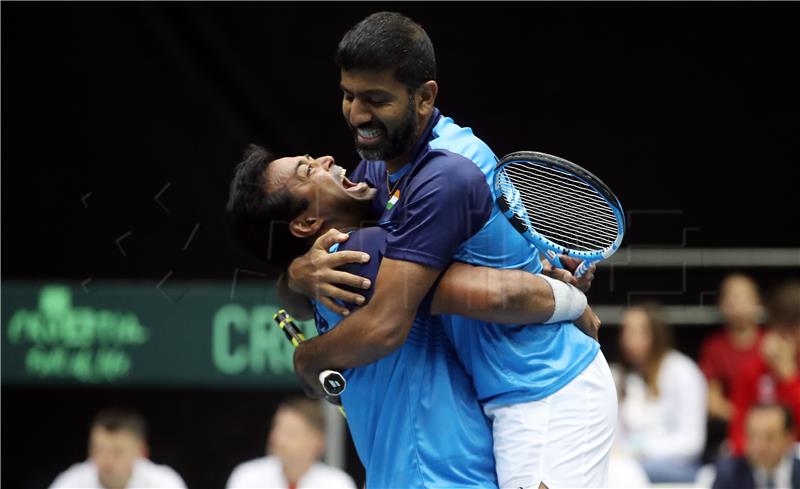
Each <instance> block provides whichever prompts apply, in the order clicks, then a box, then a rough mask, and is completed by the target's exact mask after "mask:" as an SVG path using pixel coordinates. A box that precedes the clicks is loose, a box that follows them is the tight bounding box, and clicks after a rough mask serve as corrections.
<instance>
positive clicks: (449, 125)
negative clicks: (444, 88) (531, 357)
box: [428, 116, 497, 170]
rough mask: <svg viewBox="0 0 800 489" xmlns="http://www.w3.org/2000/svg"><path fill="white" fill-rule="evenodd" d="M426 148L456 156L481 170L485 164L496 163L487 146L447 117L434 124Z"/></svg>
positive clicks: (472, 133) (469, 129)
mask: <svg viewBox="0 0 800 489" xmlns="http://www.w3.org/2000/svg"><path fill="white" fill-rule="evenodd" d="M428 146H429V147H430V148H431V149H440V150H446V151H449V152H451V153H453V154H457V155H459V156H461V157H463V158H465V159H467V160H469V161H471V162H473V163H474V164H475V165H477V166H478V167H481V168H482V169H484V168H483V167H484V166H485V165H487V164H489V165H492V166H493V165H494V164H495V163H496V162H497V158H496V157H495V154H494V152H493V151H492V149H491V148H490V147H489V145H488V144H486V143H485V142H484V141H483V140H482V139H481V138H479V137H478V136H476V135H475V133H474V132H473V131H472V129H471V128H469V127H461V126H459V125H458V124H456V123H455V122H453V119H451V118H449V117H444V116H443V117H441V118H440V119H439V121H438V122H437V123H436V125H435V126H434V128H433V131H432V139H431V140H430V141H429V143H428ZM484 170H485V169H484Z"/></svg>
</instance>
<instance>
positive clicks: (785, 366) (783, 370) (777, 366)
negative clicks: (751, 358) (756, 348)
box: [761, 331, 797, 381]
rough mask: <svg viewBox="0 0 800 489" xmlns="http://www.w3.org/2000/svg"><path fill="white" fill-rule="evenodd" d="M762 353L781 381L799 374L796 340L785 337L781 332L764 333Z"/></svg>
mask: <svg viewBox="0 0 800 489" xmlns="http://www.w3.org/2000/svg"><path fill="white" fill-rule="evenodd" d="M761 354H762V356H763V357H764V361H765V362H766V363H767V365H768V366H769V368H770V370H772V372H773V373H774V374H775V376H777V377H778V378H779V379H780V380H781V381H785V380H788V379H791V378H792V377H794V376H795V375H797V363H796V362H797V360H796V358H797V348H796V346H795V344H794V342H793V341H791V340H790V339H787V338H785V337H784V335H783V334H781V332H779V331H770V332H769V333H767V334H766V335H764V341H763V342H762V343H761Z"/></svg>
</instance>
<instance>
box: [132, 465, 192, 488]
mask: <svg viewBox="0 0 800 489" xmlns="http://www.w3.org/2000/svg"><path fill="white" fill-rule="evenodd" d="M133 471H134V474H133V477H134V478H135V479H136V480H137V482H138V481H141V482H143V483H145V482H146V487H161V488H168V487H169V488H181V487H186V483H185V482H184V481H183V479H182V478H181V476H180V475H179V474H178V472H176V471H175V469H173V468H172V467H170V466H168V465H163V464H157V463H155V462H153V461H152V460H148V459H144V458H143V459H139V460H137V461H136V464H135V465H134V468H133Z"/></svg>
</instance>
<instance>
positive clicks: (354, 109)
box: [350, 98, 372, 127]
mask: <svg viewBox="0 0 800 489" xmlns="http://www.w3.org/2000/svg"><path fill="white" fill-rule="evenodd" d="M371 120H372V112H370V111H369V108H368V107H367V104H365V103H363V102H361V101H360V100H358V99H357V98H356V99H354V100H353V102H352V103H351V104H350V125H351V126H353V127H358V126H360V125H362V124H366V123H367V122H370V121H371Z"/></svg>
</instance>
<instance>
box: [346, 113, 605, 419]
mask: <svg viewBox="0 0 800 489" xmlns="http://www.w3.org/2000/svg"><path fill="white" fill-rule="evenodd" d="M412 154H413V160H412V161H411V162H410V163H409V164H408V165H407V167H404V168H403V169H402V170H401V171H399V172H397V173H401V172H402V175H401V176H396V177H395V178H396V179H395V181H394V182H392V183H391V185H392V187H393V188H394V187H395V185H396V188H397V190H399V198H397V199H396V202H393V203H392V205H391V206H390V205H387V204H388V203H389V195H388V192H389V188H388V187H387V173H386V163H385V162H383V161H362V162H361V163H360V164H359V165H358V167H357V168H356V169H355V171H354V172H353V175H352V177H351V180H353V181H354V182H358V181H365V182H367V183H368V184H370V185H371V186H373V187H376V188H377V189H378V192H377V194H376V198H375V202H374V203H373V210H374V212H375V215H376V216H380V221H379V222H380V226H381V227H383V228H384V229H386V230H388V231H389V232H390V234H389V235H388V237H387V239H386V250H385V254H384V256H386V257H387V258H392V259H396V260H405V261H410V262H414V263H419V264H421V265H426V266H429V267H433V268H438V269H444V268H446V267H447V265H448V264H449V263H450V262H451V260H458V261H462V262H465V263H470V264H474V265H483V266H489V267H493V268H510V269H521V270H526V271H529V272H532V273H537V272H539V271H541V266H542V265H541V263H540V261H539V258H538V254H537V252H536V249H535V248H534V247H533V246H532V245H531V244H530V243H529V242H528V241H527V240H526V239H525V238H524V237H522V235H520V234H519V233H518V232H517V231H516V230H515V229H514V228H513V227H512V226H511V224H510V223H509V222H508V220H507V219H506V218H505V217H504V216H503V215H502V213H501V212H500V210H499V209H498V208H497V206H496V205H495V203H494V197H493V194H492V191H491V189H492V186H493V184H494V168H495V165H496V163H497V157H496V156H495V155H494V153H493V152H492V151H491V149H489V147H488V146H487V145H486V144H485V143H484V142H483V141H481V140H480V139H479V138H477V137H476V136H475V135H474V134H473V132H472V130H471V129H470V128H464V127H460V126H458V125H457V124H455V123H454V122H453V120H452V119H450V118H449V117H444V116H442V115H441V113H440V112H439V110H438V109H435V110H434V113H433V115H432V117H431V120H430V121H429V123H428V125H427V127H426V128H425V131H424V133H423V135H422V137H421V138H420V140H419V141H418V142H417V145H416V147H415V148H414V150H413V151H412ZM389 177H390V181H391V176H389ZM442 322H443V326H444V330H445V332H446V333H447V335H448V337H449V338H450V341H451V342H452V344H453V345H454V347H455V351H456V353H457V355H458V357H459V359H460V360H461V362H462V363H463V365H464V367H465V369H466V370H467V373H469V374H470V376H471V377H472V378H473V383H474V387H475V389H476V391H477V394H478V399H479V400H480V401H481V402H482V403H489V404H498V405H501V404H513V403H518V402H525V401H533V400H538V399H542V398H544V397H547V396H549V395H551V394H553V393H554V392H556V391H558V390H559V389H560V388H561V387H563V386H564V385H566V384H567V383H569V382H570V381H571V380H572V379H574V378H575V377H577V376H578V374H580V373H581V372H582V371H583V370H584V369H585V368H586V367H587V366H588V365H589V364H590V363H591V362H592V360H593V359H594V358H595V356H596V355H597V352H598V350H599V348H600V347H599V344H598V343H597V342H596V341H594V340H593V339H591V338H589V337H588V336H586V335H584V334H583V333H582V332H581V331H580V330H579V329H578V328H576V327H575V326H574V325H573V324H572V323H570V322H564V323H558V324H554V325H547V326H543V325H535V326H525V325H519V326H513V325H500V324H494V323H486V322H481V321H474V320H470V319H466V318H463V317H460V316H442Z"/></svg>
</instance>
